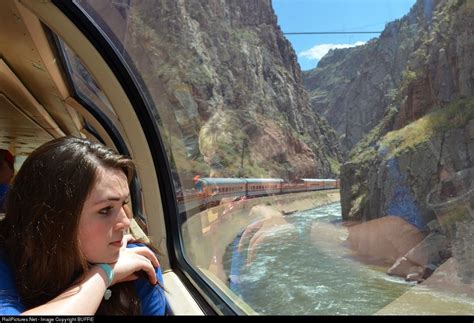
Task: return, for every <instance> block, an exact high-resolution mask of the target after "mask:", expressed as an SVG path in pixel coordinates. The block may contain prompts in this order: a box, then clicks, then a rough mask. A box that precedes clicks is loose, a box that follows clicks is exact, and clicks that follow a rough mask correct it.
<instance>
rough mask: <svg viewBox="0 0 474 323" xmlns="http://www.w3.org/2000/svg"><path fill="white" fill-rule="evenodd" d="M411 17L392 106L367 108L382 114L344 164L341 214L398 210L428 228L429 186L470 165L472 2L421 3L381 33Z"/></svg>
mask: <svg viewBox="0 0 474 323" xmlns="http://www.w3.org/2000/svg"><path fill="white" fill-rule="evenodd" d="M413 20H415V21H417V23H416V25H414V26H412V27H413V28H414V30H413V35H417V36H416V37H415V38H414V39H411V40H409V44H413V46H414V47H413V48H412V51H411V53H407V56H406V57H407V62H406V65H405V66H404V67H403V68H402V70H401V73H399V72H398V73H397V72H394V73H395V75H400V76H401V78H400V80H399V81H400V83H398V84H399V88H393V89H389V90H388V92H387V95H389V94H390V93H392V94H394V95H393V97H392V98H391V100H392V101H391V103H390V105H388V106H384V104H382V106H383V107H381V106H373V107H371V108H372V109H374V111H375V110H377V109H379V110H380V111H381V112H380V113H381V114H382V117H381V119H380V120H378V121H375V120H374V123H376V126H375V127H373V129H372V130H371V131H370V132H369V133H368V134H366V135H365V136H364V137H363V139H362V140H360V141H359V143H358V144H357V145H356V146H355V147H354V148H353V150H352V152H351V154H350V156H349V158H348V162H347V163H346V164H344V165H343V167H342V168H341V180H342V183H341V186H342V190H341V201H342V212H343V217H344V218H345V219H356V220H360V219H374V218H377V217H380V216H385V215H398V216H400V217H402V218H404V219H405V220H407V221H408V222H409V223H411V224H413V225H415V226H416V227H418V228H419V229H421V230H424V229H427V224H428V223H429V222H430V221H431V220H433V219H434V218H435V214H434V212H433V210H431V209H430V208H429V207H428V206H427V204H426V199H427V195H428V193H429V192H430V190H432V189H433V187H434V186H435V185H436V184H438V183H439V182H440V181H441V180H444V179H447V178H449V177H450V176H451V175H452V174H453V173H454V172H457V171H460V170H463V169H466V168H469V167H472V166H473V165H474V141H473V134H474V130H473V127H474V120H473V119H474V98H473V97H474V64H473V62H472V58H473V57H474V2H472V1H464V0H460V1H447V0H439V1H428V0H424V1H422V0H420V1H418V2H417V3H416V5H415V6H414V7H413V9H412V11H411V12H410V14H409V15H408V16H406V17H404V18H403V19H402V20H400V21H399V22H396V23H393V24H389V25H388V29H386V30H385V31H384V34H385V35H387V33H388V32H389V31H388V30H389V29H390V30H391V29H393V28H394V26H403V25H404V23H407V22H408V21H413ZM407 26H408V25H407ZM415 27H416V30H415ZM400 28H401V27H400ZM390 32H393V30H392V31H390ZM403 43H404V41H401V44H403ZM366 46H371V44H368V45H366ZM360 50H361V49H357V51H360ZM381 51H384V49H383V48H381ZM366 94H367V93H366ZM359 108H360V109H363V107H359ZM354 109H356V108H355V107H354V108H353V110H352V111H355V110H354ZM356 113H357V112H356ZM364 113H368V111H367V110H365V112H364ZM364 113H362V114H364ZM374 113H375V112H374ZM347 127H348V128H350V126H347Z"/></svg>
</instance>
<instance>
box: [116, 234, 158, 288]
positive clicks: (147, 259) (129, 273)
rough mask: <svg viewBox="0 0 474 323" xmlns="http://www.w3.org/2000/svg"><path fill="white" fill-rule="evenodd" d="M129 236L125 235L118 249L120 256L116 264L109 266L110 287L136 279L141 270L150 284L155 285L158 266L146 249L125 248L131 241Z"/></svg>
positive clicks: (150, 252)
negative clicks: (110, 268)
mask: <svg viewBox="0 0 474 323" xmlns="http://www.w3.org/2000/svg"><path fill="white" fill-rule="evenodd" d="M132 239H133V237H132V236H131V235H125V236H124V238H123V246H122V248H121V249H120V256H119V259H118V260H117V262H116V263H114V264H110V265H111V266H112V268H113V270H114V279H113V281H112V284H111V285H114V284H117V283H120V282H125V281H131V280H135V279H138V278H139V277H140V276H139V275H138V272H139V271H141V270H143V271H144V272H145V273H146V275H147V276H148V280H149V281H150V283H151V284H153V285H156V284H157V278H156V272H155V268H157V267H159V266H160V264H159V262H158V259H157V258H156V256H155V254H154V253H153V251H151V250H150V249H149V248H148V247H135V248H127V247H126V246H127V243H128V242H129V241H131V240H132Z"/></svg>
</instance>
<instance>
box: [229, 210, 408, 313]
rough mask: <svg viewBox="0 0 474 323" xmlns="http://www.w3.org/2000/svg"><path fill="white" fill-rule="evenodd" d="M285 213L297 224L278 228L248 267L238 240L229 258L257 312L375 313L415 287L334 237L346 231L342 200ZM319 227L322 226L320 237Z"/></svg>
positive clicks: (237, 283) (235, 281)
mask: <svg viewBox="0 0 474 323" xmlns="http://www.w3.org/2000/svg"><path fill="white" fill-rule="evenodd" d="M286 217H287V220H288V222H289V223H291V224H293V225H294V229H293V230H287V231H279V232H277V234H276V235H275V237H273V238H270V239H268V240H267V241H265V243H263V244H261V245H260V246H259V247H258V249H257V254H256V258H255V260H254V261H253V262H252V263H251V264H250V265H249V266H246V265H245V259H244V258H245V256H246V254H245V250H243V251H242V252H241V253H238V252H237V249H236V243H237V242H238V240H237V239H236V241H235V242H234V244H233V245H230V246H229V247H228V248H227V251H226V254H225V257H224V267H225V269H226V271H227V273H228V274H231V276H232V277H233V278H232V279H231V284H230V285H231V286H230V287H231V289H232V290H233V291H234V292H235V293H236V294H237V295H240V297H242V299H243V300H244V301H245V302H246V303H247V304H249V305H250V306H251V307H252V308H253V309H254V310H255V311H256V312H257V313H260V314H268V315H283V314H288V315H370V314H374V313H376V312H377V311H378V310H380V309H381V308H383V307H384V306H385V305H387V304H388V303H390V302H392V301H393V300H394V299H396V298H398V297H399V296H400V295H402V294H403V293H404V292H406V291H407V290H408V289H410V288H411V287H412V286H413V283H407V282H405V281H404V280H403V279H399V278H396V277H391V276H388V275H387V274H386V273H385V270H386V268H379V267H374V266H366V265H362V264H361V263H359V262H357V261H356V260H354V259H353V258H352V257H351V256H350V255H349V254H348V253H347V248H345V247H344V246H343V241H339V242H338V240H337V239H336V240H335V241H336V242H334V239H332V238H333V237H334V235H336V234H339V233H340V232H342V230H344V228H342V226H341V225H340V221H341V208H340V204H339V203H333V204H329V205H326V206H323V207H319V208H315V209H311V210H307V211H303V212H298V213H293V214H291V215H287V216H286ZM315 226H316V228H319V229H320V231H319V233H318V232H317V231H316V233H317V234H316V236H315V234H314V231H312V227H313V228H314V227H315ZM321 230H322V231H321ZM331 239H332V240H333V242H331V243H327V244H325V242H327V241H330V240H331ZM343 250H344V252H342V251H343Z"/></svg>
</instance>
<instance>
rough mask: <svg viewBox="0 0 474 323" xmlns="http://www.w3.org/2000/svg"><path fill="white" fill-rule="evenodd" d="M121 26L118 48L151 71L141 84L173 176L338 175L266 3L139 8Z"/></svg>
mask: <svg viewBox="0 0 474 323" xmlns="http://www.w3.org/2000/svg"><path fill="white" fill-rule="evenodd" d="M127 20H128V21H127V23H128V33H129V37H127V39H128V41H127V43H126V49H127V51H128V52H129V53H130V55H131V56H133V57H134V60H135V64H136V65H137V68H138V69H140V70H142V71H144V70H147V71H150V73H149V75H145V77H144V81H145V82H146V83H147V85H148V88H149V89H150V96H151V97H152V98H153V100H154V102H155V104H156V106H157V108H158V110H159V112H160V116H159V119H160V122H161V124H163V125H165V126H164V127H163V134H164V135H165V136H166V138H165V142H166V145H167V148H168V149H169V150H170V151H169V153H170V154H171V155H172V157H173V167H176V168H177V169H179V171H180V172H181V173H185V172H188V173H189V175H190V176H192V175H195V174H201V175H204V176H258V177H260V176H262V177H265V176H272V177H282V178H290V179H291V178H294V177H296V176H298V177H334V176H335V175H336V174H337V173H338V171H339V162H340V161H341V160H342V155H341V152H340V150H339V148H338V141H337V138H336V135H335V132H334V131H333V130H332V129H331V127H330V126H329V125H328V124H327V122H326V121H325V120H324V119H321V118H320V117H319V116H318V115H317V114H315V113H314V112H313V111H312V110H311V108H310V103H309V98H308V95H307V93H306V91H305V89H304V87H303V83H302V75H301V71H300V68H299V65H298V63H297V61H296V55H295V53H294V50H293V49H292V47H291V45H290V43H289V42H288V41H287V40H286V39H285V37H284V36H283V34H282V32H281V30H280V28H279V26H278V25H277V18H276V16H275V13H274V11H273V8H272V5H271V1H270V0H258V1H234V0H203V1H183V0H178V1H176V0H159V1H141V2H137V3H136V4H135V5H134V6H133V7H132V8H131V10H130V12H129V17H127ZM139 44H145V46H143V45H139ZM157 118H158V116H157Z"/></svg>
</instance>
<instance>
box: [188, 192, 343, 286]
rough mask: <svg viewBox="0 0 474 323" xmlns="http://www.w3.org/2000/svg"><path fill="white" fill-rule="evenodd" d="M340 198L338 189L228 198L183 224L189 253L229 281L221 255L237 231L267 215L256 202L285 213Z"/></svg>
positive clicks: (191, 256) (302, 209)
mask: <svg viewBox="0 0 474 323" xmlns="http://www.w3.org/2000/svg"><path fill="white" fill-rule="evenodd" d="M339 200H340V195H339V190H325V191H313V192H302V193H293V194H285V195H273V196H266V197H260V198H253V199H249V200H239V201H229V202H227V203H224V204H221V205H219V206H216V207H213V208H210V209H207V210H205V211H203V212H200V213H197V214H195V215H193V216H191V217H190V218H188V219H187V220H186V222H185V223H184V224H183V226H182V232H183V241H184V247H185V251H186V255H187V256H188V257H189V258H190V259H191V261H192V263H193V264H194V265H195V266H197V267H199V268H203V269H204V270H207V271H210V272H212V274H213V275H215V276H216V277H218V278H219V279H220V280H221V281H222V282H224V283H226V282H227V277H226V275H225V274H224V269H223V264H222V259H223V255H224V253H225V250H226V248H227V246H228V245H229V244H231V243H232V242H233V241H234V239H235V237H237V235H239V234H241V233H242V231H243V230H244V229H245V228H246V227H247V226H249V225H250V224H252V223H254V222H255V221H257V220H259V219H261V218H262V217H263V216H264V215H263V214H260V213H259V212H250V211H251V209H252V208H253V207H254V206H257V205H271V206H273V207H274V208H275V209H277V210H278V211H280V212H282V213H283V214H291V213H293V212H301V211H304V210H308V209H312V208H316V207H319V206H323V205H326V204H330V203H334V202H338V201H339Z"/></svg>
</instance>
